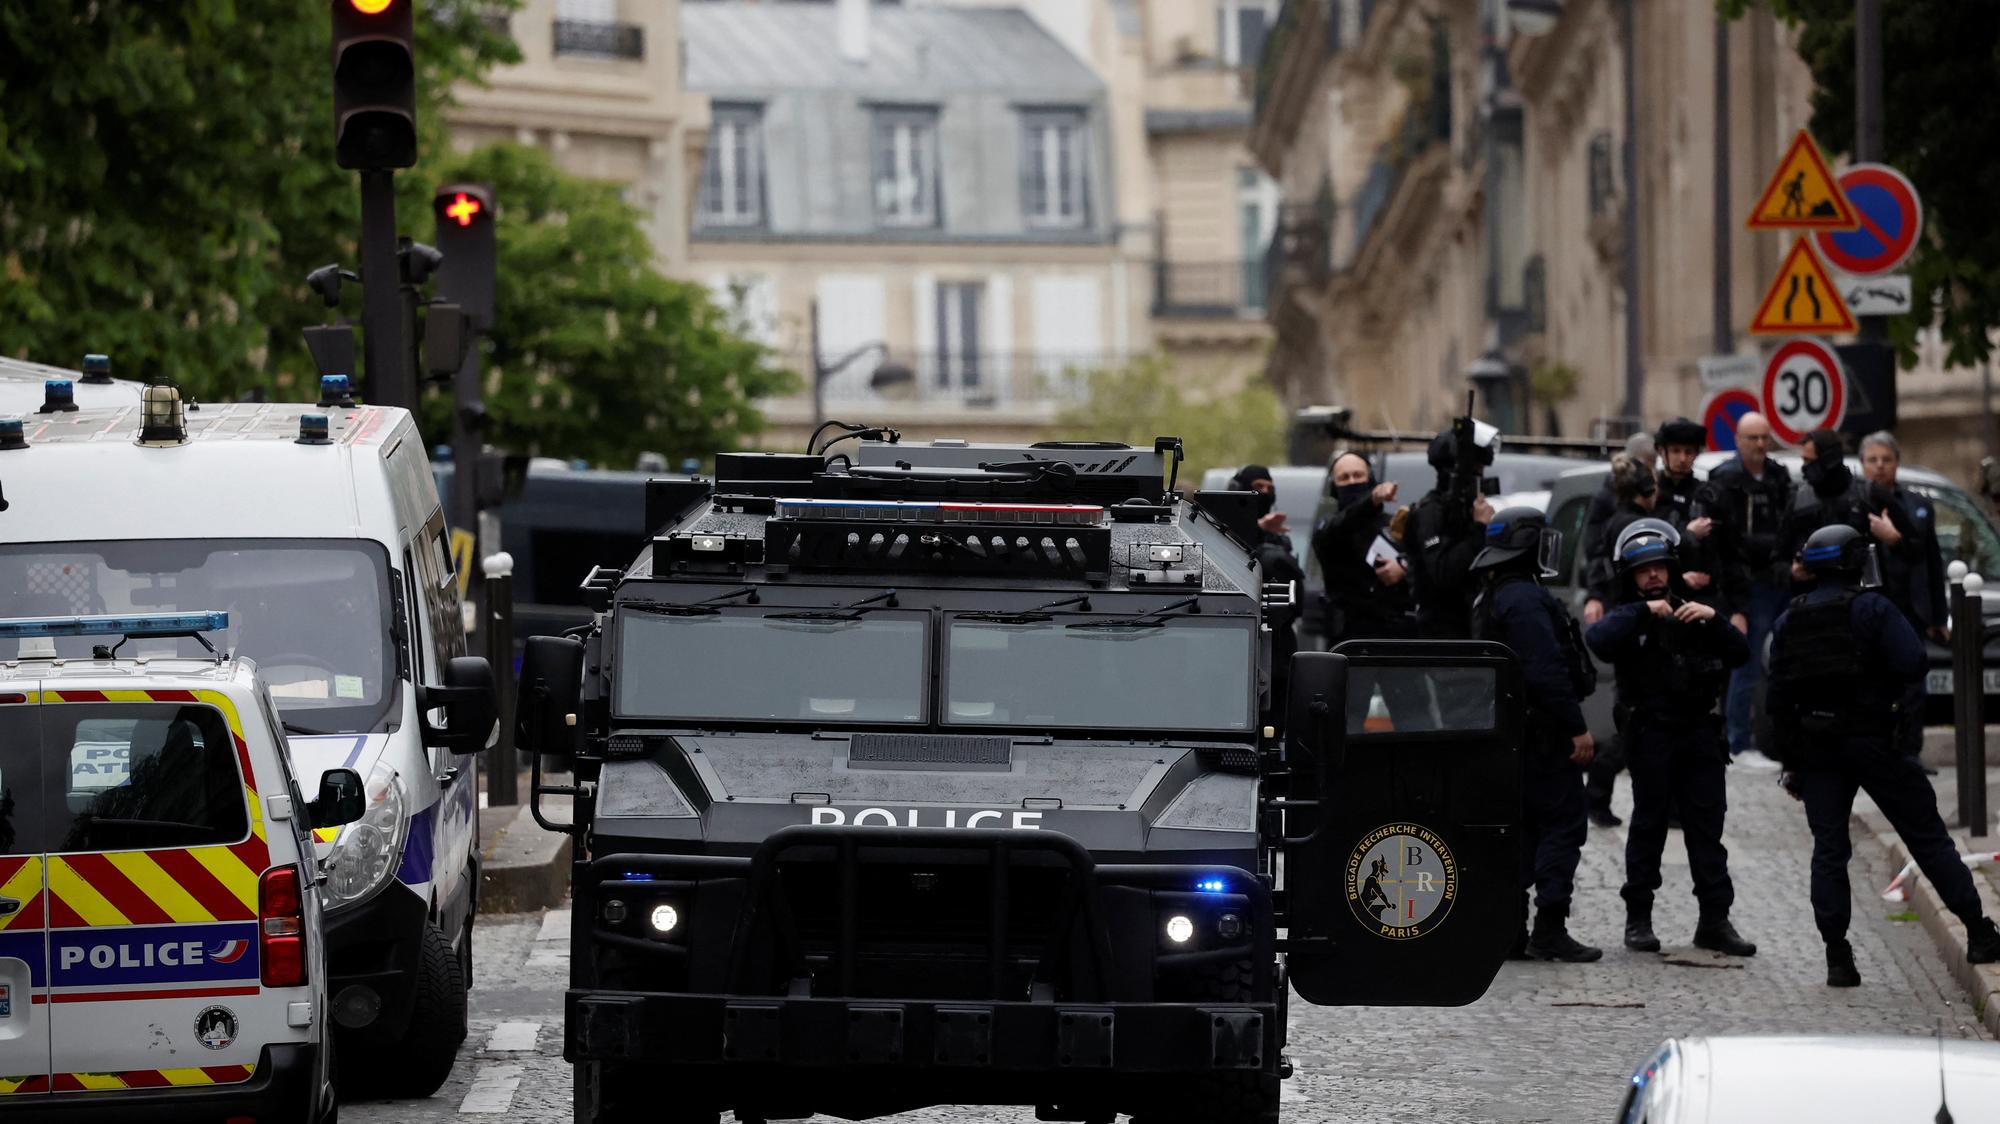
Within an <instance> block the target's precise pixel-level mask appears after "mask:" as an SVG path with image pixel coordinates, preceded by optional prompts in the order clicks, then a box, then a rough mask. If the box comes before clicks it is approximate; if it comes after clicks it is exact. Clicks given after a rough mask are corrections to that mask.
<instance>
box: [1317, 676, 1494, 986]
mask: <svg viewBox="0 0 2000 1124" xmlns="http://www.w3.org/2000/svg"><path fill="white" fill-rule="evenodd" d="M1301 659H1303V660H1306V661H1307V662H1308V664H1310V663H1312V662H1314V661H1325V662H1324V663H1321V664H1320V665H1319V666H1317V667H1308V666H1305V665H1294V666H1295V668H1296V669H1297V670H1296V671H1295V673H1294V679H1293V683H1292V692H1293V695H1294V697H1295V699H1296V700H1297V705H1295V706H1294V707H1293V709H1292V710H1291V716H1290V718H1289V722H1290V724H1291V725H1293V726H1295V727H1304V726H1311V727H1316V729H1314V730H1312V731H1310V738H1309V743H1308V741H1290V740H1289V739H1290V737H1291V735H1290V734H1289V733H1288V744H1289V745H1291V746H1297V747H1300V748H1301V749H1303V750H1304V752H1303V753H1302V754H1297V755H1295V756H1294V757H1293V760H1292V761H1291V768H1292V793H1293V796H1294V797H1295V798H1296V799H1297V800H1298V801H1299V802H1298V803H1297V804H1296V805H1295V806H1288V807H1287V808H1286V812H1285V836H1286V838H1285V874H1286V877H1285V890H1286V899H1285V900H1286V910H1287V922H1288V924H1289V927H1290V935H1289V939H1288V941H1287V942H1286V952H1287V958H1288V962H1289V964H1290V968H1291V981H1292V984H1293V985H1294V986H1295V987H1297V988H1298V992H1299V994H1300V995H1301V996H1303V997H1304V998H1305V999H1306V1000H1307V1001H1308V1002H1311V1003H1318V1004H1323V1005H1355V1004H1368V1005H1384V1006H1399V1005H1401V1006H1457V1005H1460V1004H1465V1003H1470V1002H1472V1001H1473V1000H1475V999H1477V998H1479V997H1480V996H1481V995H1482V994H1484V993H1485V991H1486V988H1487V986H1488V985H1489V984H1491V983H1492V982H1493V977H1494V975H1495V974H1496V973H1497V972H1498V971H1499V970H1500V965H1501V963H1502V961H1504V960H1505V959H1506V956H1507V951H1508V949H1509V948H1510V947H1511V945H1512V943H1513V940H1514V937H1515V935H1516V933H1518V932H1519V930H1520V924H1521V919H1520V903H1521V889H1520V822H1521V760H1520V741H1521V717H1522V704H1521V690H1520V683H1519V671H1518V665H1517V664H1516V662H1515V660H1514V657H1513V654H1512V653H1511V652H1509V651H1508V650H1507V649H1506V648H1505V647H1503V646H1501V645H1499V644H1489V643H1481V642H1473V641H1451V642H1445V641H1350V642H1348V643H1346V644H1342V645H1341V646H1340V647H1338V648H1336V649H1334V650H1333V651H1332V652H1329V653H1317V652H1315V653H1306V654H1303V655H1302V656H1301ZM1301 677H1303V678H1301ZM1302 688H1303V689H1302ZM1315 695H1317V698H1315V697H1314V696H1315ZM1315 702H1318V703H1319V704H1320V705H1319V706H1317V707H1315V706H1314V703H1315ZM1300 756H1303V757H1304V760H1300V759H1299V757H1300Z"/></svg>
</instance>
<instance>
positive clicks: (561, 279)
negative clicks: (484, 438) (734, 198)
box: [425, 144, 796, 467]
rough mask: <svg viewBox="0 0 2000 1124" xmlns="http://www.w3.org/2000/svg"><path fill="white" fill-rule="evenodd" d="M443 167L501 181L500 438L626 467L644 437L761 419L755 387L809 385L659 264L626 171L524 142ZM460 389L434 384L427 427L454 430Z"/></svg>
mask: <svg viewBox="0 0 2000 1124" xmlns="http://www.w3.org/2000/svg"><path fill="white" fill-rule="evenodd" d="M432 180H434V181H435V182H440V183H443V182H460V181H473V182H483V183H490V184H492V185H493V194H494V230H495V232H496V235H497V237H498V239H499V247H498V250H499V266H500V268H499V273H498V277H497V284H496V287H495V290H494V310H493V312H494V321H495V324H494V328H493V332H492V335H491V337H490V338H488V339H487V340H486V341H484V347H485V352H484V372H483V373H484V375H485V387H486V396H487V397H486V406H487V410H488V412H489V414H490V415H491V418H492V426H491V429H490V430H489V431H488V440H489V441H491V442H492V443H494V444H496V445H499V446H501V447H503V448H507V449H512V450H516V451H520V452H531V453H547V454H553V455H557V456H565V457H584V458H586V459H588V460H591V461H593V462H596V463H599V464H606V465H613V466H617V467H629V466H630V465H631V463H632V459H633V457H634V456H635V455H636V454H637V453H639V452H641V451H643V450H655V451H659V452H663V453H665V454H667V456H668V459H669V461H670V462H673V463H678V461H679V459H680V458H681V457H684V456H696V457H706V456H708V455H709V454H711V453H713V452H715V451H716V450H717V449H726V448H730V447H732V446H734V445H735V444H736V443H738V442H739V441H740V440H741V439H742V438H744V437H747V436H749V435H751V434H753V433H755V432H756V431H757V430H758V429H760V428H762V425H763V419H762V417H761V416H760V415H759V414H758V413H757V411H756V408H755V407H754V406H753V405H752V404H751V403H752V400H754V399H756V398H762V397H768V396H771V395H775V394H781V393H784V392H786V391H789V390H791V389H793V388H794V386H795V385H796V380H795V379H794V377H793V376H792V375H791V374H789V373H788V372H786V371H783V370H781V369H779V368H778V367H777V366H775V365H774V363H773V361H772V358H771V354H770V352H769V351H768V350H767V349H765V348H763V347H761V346H759V345H757V344H755V343H751V342H749V341H747V340H745V339H743V338H741V337H740V336H738V335H736V333H735V332H734V331H733V329H732V325H731V323H730V318H729V316H728V315H727V314H726V313H725V312H724V311H723V310H722V309H720V308H719V307H717V305H716V304H715V303H714V302H712V301H711V300H710V299H709V297H708V293H707V292H706V291H705V290H704V289H702V288H701V287H700V286H697V285H692V284H689V283H687V282H683V281H675V280H672V279H669V278H667V277H665V276H663V275H662V274H661V273H660V272H659V271H658V269H656V268H655V267H654V265H653V246H652V243H651V242H650V241H649V240H648V238H647V236H646V232H645V230H644V228H643V227H642V226H641V225H640V214H639V212H638V211H637V210H636V209H635V208H633V207H631V206H630V205H628V204H627V203H625V202H624V201H623V200H622V199H621V198H620V197H619V193H618V189H617V187H615V186H613V185H610V184H600V183H591V182H588V181H584V180H579V179H576V178H574V177H571V176H566V175H564V174H562V172H560V171H559V170H557V168H556V167H555V165H554V163H553V162H551V161H550V159H549V157H548V155H547V154H546V153H544V152H542V151H541V150H540V149H536V148H526V147H522V146H520V145H512V144H499V145H492V146H489V147H487V148H483V149H480V150H479V151H477V152H474V153H471V154H469V155H465V156H455V157H451V158H448V159H445V160H443V161H440V162H439V164H438V166H437V167H436V169H435V175H434V176H433V177H432ZM448 405H449V403H448V401H447V400H446V396H445V395H443V394H442V393H435V394H433V395H431V399H430V401H428V402H427V403H426V406H425V413H426V419H427V424H426V427H425V430H426V432H428V433H434V434H442V433H445V432H447V429H446V428H445V427H446V426H447V424H448V420H447V418H446V416H445V410H446V408H447V406H448Z"/></svg>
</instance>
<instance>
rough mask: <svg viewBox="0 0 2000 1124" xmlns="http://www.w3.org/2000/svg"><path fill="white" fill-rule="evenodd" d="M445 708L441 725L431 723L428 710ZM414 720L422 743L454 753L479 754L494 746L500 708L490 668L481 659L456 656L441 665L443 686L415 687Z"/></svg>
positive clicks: (424, 685) (423, 685)
mask: <svg viewBox="0 0 2000 1124" xmlns="http://www.w3.org/2000/svg"><path fill="white" fill-rule="evenodd" d="M439 707H443V708H444V725H443V726H442V727H438V726H433V725H431V723H430V718H429V714H430V712H431V711H433V710H436V709H438V708H439ZM417 710H418V715H417V721H418V723H420V724H421V725H422V726H423V730H424V744H425V745H427V746H430V747H431V748H433V749H449V750H451V751H452V752H453V753H478V752H479V751H480V750H482V749H485V748H486V747H487V746H489V745H491V744H492V743H493V733H494V723H495V722H497V721H498V720H499V717H500V708H499V704H498V703H497V702H496V701H495V696H494V692H493V665H492V664H489V663H487V662H486V660H485V658H484V657H482V656H458V657H456V658H454V659H453V660H451V661H450V662H448V663H446V664H445V665H444V686H442V687H433V686H430V685H428V684H418V686H417Z"/></svg>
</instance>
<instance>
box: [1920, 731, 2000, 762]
mask: <svg viewBox="0 0 2000 1124" xmlns="http://www.w3.org/2000/svg"><path fill="white" fill-rule="evenodd" d="M1922 760H1923V763H1924V764H1926V765H1929V766H1930V767H1931V768H1933V769H1950V768H1953V767H1955V766H1956V765H1957V764H1958V731H1957V730H1955V729H1953V728H1952V727H1950V726H1926V727H1924V747H1923V753H1922ZM1986 764H1987V765H1989V766H1993V765H2000V726H1988V727H1986Z"/></svg>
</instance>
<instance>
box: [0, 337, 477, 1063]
mask: <svg viewBox="0 0 2000 1124" xmlns="http://www.w3.org/2000/svg"><path fill="white" fill-rule="evenodd" d="M346 383H347V380H346V378H345V377H344V376H343V377H337V378H335V379H332V380H328V382H327V384H326V385H324V386H323V387H322V392H323V395H322V402H324V403H325V405H311V404H299V403H293V404H289V405H282V404H275V403H271V404H263V403H249V402H243V403H228V404H222V405H208V406H202V407H199V408H196V407H195V406H194V405H193V404H192V403H185V402H183V401H182V400H181V399H180V396H179V393H178V391H176V390H175V388H174V387H172V386H170V385H165V384H159V385H149V386H147V387H146V388H145V392H144V400H143V401H142V402H141V403H140V404H139V405H136V406H123V407H111V408H94V407H84V408H81V409H78V410H73V411H71V410H62V411H55V412H51V413H47V414H39V413H30V414H28V415H26V416H25V417H20V418H10V417H0V486H4V492H0V495H4V499H5V503H4V505H0V615H19V616H29V615H34V616H59V615H72V614H74V615H81V614H106V613H109V614H133V613H155V612H179V611H205V610H210V609H215V610H223V611H226V612H227V613H228V614H229V622H228V625H227V627H226V628H224V629H223V630H221V631H219V632H218V633H217V636H216V638H215V642H216V644H217V645H218V646H219V647H223V648H226V649H228V650H230V651H233V652H237V653H240V654H243V655H246V656H248V657H250V658H252V659H254V660H256V661H257V667H258V674H259V676H260V677H261V679H262V680H263V682H264V684H265V685H266V687H267V688H268V690H269V692H270V694H271V697H272V700H273V702H274V703H275V705H276V707H277V710H278V717H279V719H280V720H281V721H282V722H283V723H284V730H285V733H286V735H287V738H288V742H289V750H290V754H291V761H292V765H293V768H295V769H296V770H297V771H298V773H299V775H300V777H301V778H302V779H303V782H304V784H305V785H306V787H307V788H309V789H310V788H311V787H313V786H314V785H316V784H317V783H318V782H319V778H320V777H321V776H322V775H323V774H324V773H325V772H326V771H327V770H329V769H351V770H354V771H355V772H357V773H359V774H360V775H361V776H362V778H363V780H364V786H365V790H366V791H365V797H366V809H365V812H364V814H363V815H362V816H361V818H360V819H359V820H357V821H355V822H353V823H350V824H347V825H345V826H342V827H337V828H336V827H326V828H322V829H320V830H318V831H317V832H316V833H315V836H314V840H313V843H314V848H315V850H316V851H317V853H318V857H319V859H320V861H321V864H322V866H323V868H324V870H325V873H326V883H325V885H324V887H323V893H324V894H325V897H326V905H327V911H326V950H327V956H328V961H329V964H330V968H331V987H330V1000H329V1003H330V1014H331V1016H332V1020H333V1025H334V1026H335V1027H336V1028H337V1033H338V1035H339V1037H340V1040H341V1041H340V1050H341V1057H342V1059H343V1064H342V1066H341V1072H340V1079H341V1082H342V1084H343V1086H344V1088H345V1089H346V1090H347V1091H356V1090H359V1089H361V1088H364V1087H365V1088H367V1089H369V1090H370V1091H379V1092H384V1093H392V1094H398V1095H404V1096H423V1095H428V1094H429V1093H431V1092H432V1091H434V1090H435V1089H436V1088H437V1087H438V1086H439V1085H440V1084H442V1083H443V1082H444V1080H445V1078H446V1076H448V1075H449V1074H450V1072H451V1066H452V1062H453V1059H454V1057H455V1056H456V1054H457V1048H458V1043H459V1042H460V1041H462V1040H463V1039H464V1037H465V1033H466V1006H465V988H466V985H467V984H468V983H469V981H470V979H471V975H472V959H471V957H472V939H471V937H472V925H473V919H474V916H475V914H476V912H477V908H476V907H477V898H478V890H479V866H478V862H479V855H478V847H477V830H476V817H477V814H478V812H477V801H476V797H475V790H476V788H477V785H478V780H477V775H476V769H477V764H478V760H479V759H478V757H477V756H476V755H477V753H478V751H480V750H482V749H483V748H485V746H486V744H487V742H488V740H489V738H490V736H491V733H492V731H493V729H494V711H493V702H492V699H493V690H492V672H491V670H490V669H489V668H488V667H487V665H486V661H485V660H483V659H480V658H478V657H473V656H467V655H465V634H464V625H463V618H462V617H461V615H460V609H459V596H458V586H457V583H456V578H455V575H454V573H453V560H452V554H451V550H450V547H449V545H448V540H447V538H446V536H445V522H444V511H443V509H442V508H441V507H440V505H439V503H438V496H437V489H436V486H435V485H434V484H433V483H432V480H431V473H430V465H429V463H428V461H427V459H426V457H425V455H424V449H423V443H422V440H421V439H420V438H419V436H418V434H417V428H416V423H415V421H414V419H412V418H411V416H410V414H409V412H408V411H405V410H400V409H394V408H390V407H382V406H366V405H357V404H355V403H354V401H353V399H352V397H351V396H350V395H349V394H348V393H347V385H346ZM54 643H55V645H56V650H57V652H58V654H60V655H61V656H62V657H64V658H66V659H85V658H88V657H89V656H90V655H91V652H92V647H93V646H92V643H91V642H90V641H89V640H88V639H86V638H81V637H68V636H59V637H57V638H56V639H55V641H54ZM165 644H166V646H167V647H169V648H171V649H173V650H174V651H177V652H178V653H179V654H181V655H197V654H202V650H201V649H200V648H199V647H198V646H197V645H196V644H195V642H194V641H192V640H190V639H188V638H185V637H183V638H180V639H177V640H175V639H169V640H167V641H165ZM166 892H171V891H166ZM378 1062H379V1063H380V1064H375V1063H378Z"/></svg>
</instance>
